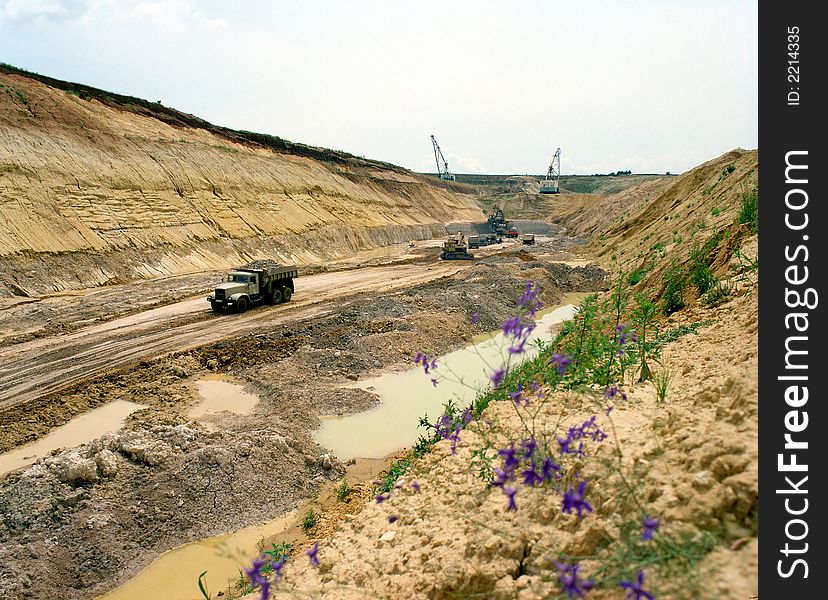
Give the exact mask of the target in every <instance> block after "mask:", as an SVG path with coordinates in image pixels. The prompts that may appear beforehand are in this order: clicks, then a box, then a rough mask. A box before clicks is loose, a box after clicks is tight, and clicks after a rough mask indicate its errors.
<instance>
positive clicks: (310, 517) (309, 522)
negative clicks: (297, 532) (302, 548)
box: [302, 508, 319, 532]
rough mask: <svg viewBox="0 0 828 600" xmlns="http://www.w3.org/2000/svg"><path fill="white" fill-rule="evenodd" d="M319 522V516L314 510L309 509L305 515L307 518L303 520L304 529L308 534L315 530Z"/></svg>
mask: <svg viewBox="0 0 828 600" xmlns="http://www.w3.org/2000/svg"><path fill="white" fill-rule="evenodd" d="M318 522H319V515H317V514H316V513H315V512H313V509H312V508H310V509H308V512H306V513H305V517H304V518H303V519H302V529H304V530H305V531H306V532H307V531H310V530H311V529H313V528H314V526H315V525H316V524H317V523H318Z"/></svg>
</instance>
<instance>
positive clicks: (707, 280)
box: [689, 244, 716, 295]
mask: <svg viewBox="0 0 828 600" xmlns="http://www.w3.org/2000/svg"><path fill="white" fill-rule="evenodd" d="M707 247H708V244H705V245H704V246H703V247H698V246H693V249H692V250H691V251H690V267H689V271H690V281H691V282H692V283H693V285H694V286H696V289H697V290H698V291H699V295H701V294H704V293H706V292H707V291H708V290H709V289H710V288H712V287H713V285H714V284H715V283H716V278H715V277H714V276H713V272H712V271H711V270H710V266H709V265H708V259H707V254H706V253H705V250H706V249H707Z"/></svg>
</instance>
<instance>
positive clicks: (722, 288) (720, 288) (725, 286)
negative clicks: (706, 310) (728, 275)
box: [702, 281, 733, 308]
mask: <svg viewBox="0 0 828 600" xmlns="http://www.w3.org/2000/svg"><path fill="white" fill-rule="evenodd" d="M732 294H733V285H732V284H730V283H728V282H726V281H719V282H717V283H716V285H714V286H713V287H712V288H710V290H708V292H707V293H706V294H704V295H703V296H702V302H703V303H704V305H705V306H709V307H711V308H712V307H714V306H719V305H720V304H722V303H723V302H726V301H727V299H728V298H729V297H730V296H731V295H732Z"/></svg>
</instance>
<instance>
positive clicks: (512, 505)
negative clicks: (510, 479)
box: [503, 487, 517, 510]
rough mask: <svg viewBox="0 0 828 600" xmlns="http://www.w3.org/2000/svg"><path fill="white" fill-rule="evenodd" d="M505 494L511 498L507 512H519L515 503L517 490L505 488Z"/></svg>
mask: <svg viewBox="0 0 828 600" xmlns="http://www.w3.org/2000/svg"><path fill="white" fill-rule="evenodd" d="M503 493H504V494H506V496H507V497H508V498H509V505H508V506H507V507H506V510H517V502H515V495H516V494H517V490H516V489H515V488H510V487H504V488H503Z"/></svg>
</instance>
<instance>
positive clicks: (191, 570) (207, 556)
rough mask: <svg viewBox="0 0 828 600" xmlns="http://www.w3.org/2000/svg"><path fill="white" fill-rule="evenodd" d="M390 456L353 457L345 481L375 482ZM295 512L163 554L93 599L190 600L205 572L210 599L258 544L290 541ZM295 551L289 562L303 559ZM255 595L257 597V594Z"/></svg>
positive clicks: (245, 564)
mask: <svg viewBox="0 0 828 600" xmlns="http://www.w3.org/2000/svg"><path fill="white" fill-rule="evenodd" d="M391 460H392V457H390V456H386V457H383V458H381V459H362V458H360V459H358V460H357V461H356V463H355V464H353V465H349V466H348V467H346V477H347V479H348V481H350V482H351V483H352V484H353V483H354V482H362V481H369V480H372V479H376V478H377V476H378V475H379V473H380V472H382V471H383V470H384V469H387V468H388V466H389V465H390V464H391ZM305 508H306V507H305V506H304V505H302V504H300V505H299V507H298V508H296V509H294V510H292V511H290V512H288V513H285V514H284V515H282V516H281V517H278V518H276V519H273V520H271V521H267V522H266V523H263V524H261V525H253V526H251V527H245V528H244V529H239V530H238V531H236V532H234V533H228V534H225V535H220V536H216V537H212V538H207V539H205V540H200V541H197V542H192V543H189V544H185V545H183V546H179V547H177V548H173V549H172V550H169V551H167V552H164V553H163V554H161V555H160V556H158V557H157V558H156V559H155V560H154V561H152V562H151V563H150V564H149V566H147V567H146V568H145V569H144V570H142V571H141V572H140V573H138V574H137V575H136V576H135V577H133V578H132V579H130V580H129V581H127V582H126V583H125V584H123V585H121V586H120V587H117V588H115V589H114V590H112V591H111V592H109V593H108V594H105V595H103V596H99V599H98V600H146V599H147V598H160V599H163V600H195V599H196V598H201V597H202V596H201V594H200V592H199V591H198V576H199V575H201V573H203V572H204V571H207V575H206V578H207V588H208V590H209V591H210V593H211V594H213V595H212V596H211V598H215V597H216V593H217V592H219V591H224V590H225V589H226V588H228V587H231V586H232V584H234V583H235V581H236V580H237V579H238V576H239V569H241V568H245V567H249V566H250V563H251V562H252V561H253V559H254V558H255V557H256V556H258V555H259V542H260V541H261V540H264V545H265V547H266V548H269V547H270V544H271V543H279V542H280V541H284V540H287V539H290V532H291V531H292V530H294V529H296V528H297V527H299V525H298V523H299V515H300V514H302V513H303V511H304V510H305ZM303 558H304V556H303V555H302V554H301V552H300V553H299V555H298V556H294V557H293V558H291V560H302V559H303ZM257 597H258V596H257Z"/></svg>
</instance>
